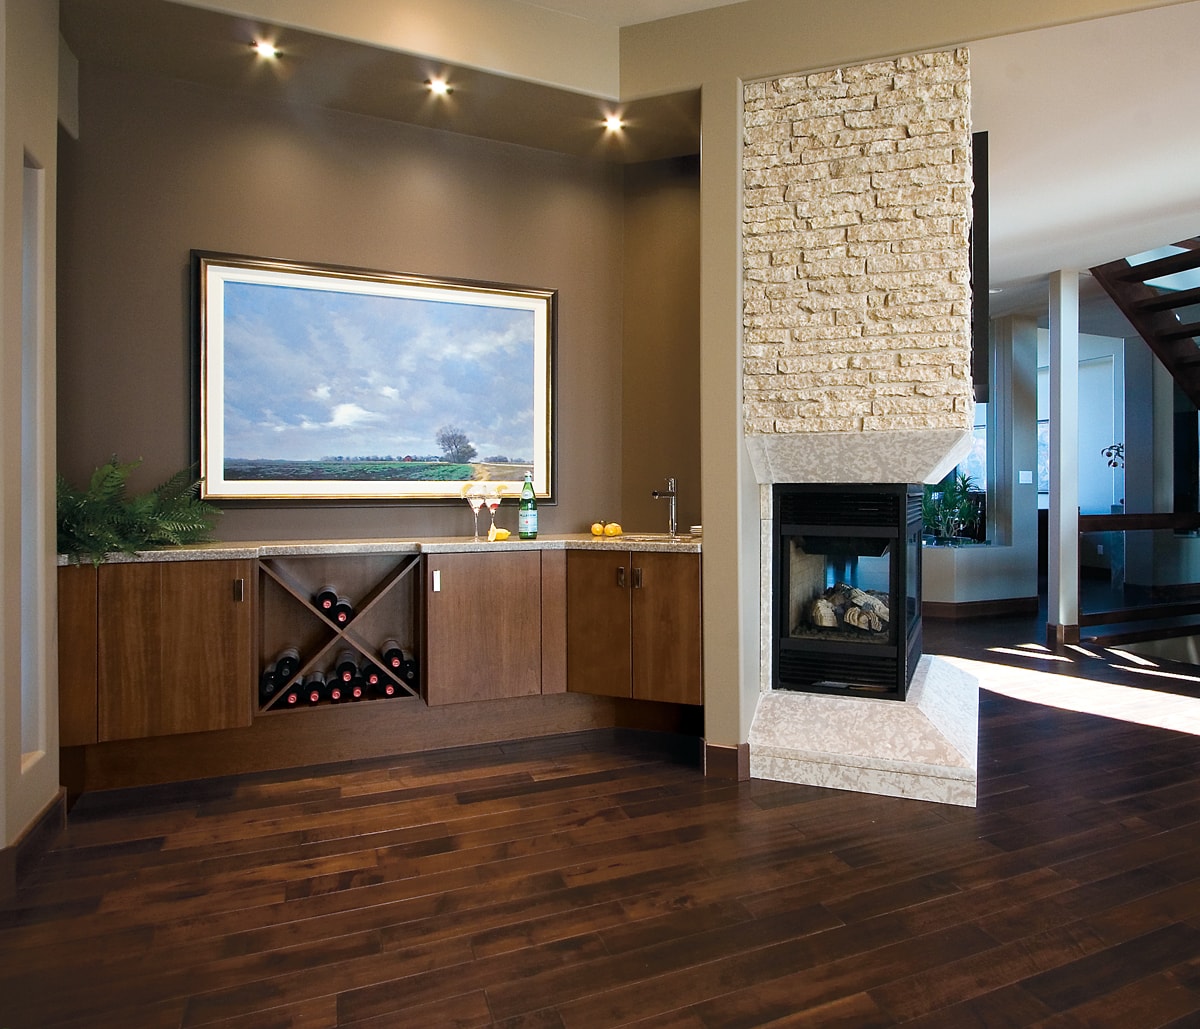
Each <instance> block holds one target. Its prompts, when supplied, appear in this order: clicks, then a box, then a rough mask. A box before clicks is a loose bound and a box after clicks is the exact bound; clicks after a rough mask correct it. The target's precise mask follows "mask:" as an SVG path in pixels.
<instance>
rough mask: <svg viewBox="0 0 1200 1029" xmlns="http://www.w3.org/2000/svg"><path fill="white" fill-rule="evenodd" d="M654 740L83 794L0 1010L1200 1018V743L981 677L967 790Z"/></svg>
mask: <svg viewBox="0 0 1200 1029" xmlns="http://www.w3.org/2000/svg"><path fill="white" fill-rule="evenodd" d="M1022 624H1023V623H1021V622H1020V620H1013V621H1012V623H1011V624H1010V625H1006V624H1004V623H1003V622H1002V621H992V622H991V623H990V628H986V629H985V627H982V626H976V625H966V624H962V623H933V622H931V623H930V624H929V626H928V627H927V647H926V649H927V650H930V651H931V652H948V651H953V650H955V649H958V650H960V651H963V652H965V653H969V654H974V655H978V653H979V652H980V648H981V647H982V646H983V645H984V642H985V637H986V640H987V641H991V640H995V639H996V637H997V634H1001V635H1003V633H1004V632H1012V633H1015V634H1017V635H1020V634H1021V633H1023V632H1024V631H1025V630H1024V628H1023V627H1022ZM1012 642H1013V643H1014V644H1016V643H1017V642H1018V641H1017V640H1016V639H1014V640H1013V641H1012ZM1014 660H1021V659H1020V658H1014ZM1032 660H1037V658H1033V659H1032ZM1046 663H1047V665H1050V664H1051V663H1050V662H1046ZM1093 664H1097V663H1096V662H1093ZM1048 670H1055V671H1059V672H1061V671H1062V670H1061V669H1055V668H1052V667H1051V668H1049V669H1048ZM1100 674H1102V675H1103V676H1105V677H1107V678H1109V679H1114V678H1119V673H1118V672H1116V671H1113V670H1111V669H1110V670H1109V671H1105V672H1102V673H1100ZM1138 685H1140V686H1142V687H1143V688H1145V687H1146V685H1147V684H1146V683H1145V682H1139V683H1138ZM1172 688H1174V689H1176V690H1179V689H1182V688H1185V687H1181V686H1180V685H1179V684H1173V686H1172ZM1192 688H1193V689H1194V686H1193V687H1192ZM1198 692H1200V691H1198ZM660 742H661V741H660V740H658V739H656V738H654V737H649V736H640V737H634V736H628V735H621V734H616V733H596V734H587V735H580V736H570V737H559V738H555V739H549V740H543V741H536V742H520V743H513V744H510V745H504V746H484V747H478V748H471V749H461V750H455V751H443V752H438V753H432V754H425V755H419V756H412V757H398V758H395V759H392V760H387V761H378V760H376V761H368V762H362V763H354V764H346V765H339V766H336V767H324V768H319V769H310V770H305V771H303V772H298V773H291V774H275V775H253V776H245V777H238V778H235V779H222V780H210V781H206V782H200V783H190V784H185V785H175V786H170V787H154V788H146V789H141V790H127V791H115V792H111V793H93V794H89V795H85V796H84V797H83V798H82V799H81V800H80V802H79V803H78V804H77V805H76V807H75V809H74V810H73V812H72V815H71V819H70V827H69V829H68V830H67V832H66V834H65V835H64V836H63V837H62V839H61V840H60V841H59V842H58V844H57V846H56V847H55V848H54V849H53V850H52V851H51V852H50V853H49V854H48V855H47V856H46V858H45V859H44V860H43V861H42V862H41V863H40V865H38V866H37V867H36V868H35V869H34V870H33V871H32V873H31V874H30V875H29V876H28V877H27V879H26V880H25V882H24V883H23V885H22V889H21V891H20V892H19V894H18V897H17V900H16V904H15V906H13V907H11V908H10V909H8V910H6V911H0V958H2V960H0V1027H4V1029H43V1027H51V1026H79V1027H96V1029H99V1027H120V1029H158V1027H168V1026H170V1027H178V1026H186V1027H192V1026H207V1025H221V1026H228V1027H237V1029H267V1027H272V1029H275V1027H280V1029H282V1027H289V1026H290V1027H296V1029H322V1027H329V1026H355V1027H359V1029H367V1027H371V1029H380V1027H390V1026H482V1025H489V1024H494V1025H503V1026H513V1027H517V1026H521V1027H550V1026H570V1027H585V1026H612V1025H630V1024H634V1025H646V1026H671V1027H699V1026H708V1027H722V1029H725V1027H735V1026H760V1025H789V1026H791V1025H796V1026H800V1025H812V1026H846V1027H853V1029H868V1027H875V1026H894V1025H905V1026H909V1027H914V1029H916V1027H919V1029H933V1027H946V1029H962V1027H968V1026H989V1027H997V1026H1044V1027H1047V1029H1050V1027H1054V1029H1068V1027H1070V1029H1079V1027H1098V1026H1114V1027H1122V1029H1129V1027H1134V1029H1150V1027H1155V1026H1173V1027H1182V1026H1193V1027H1194V1026H1198V1025H1200V789H1198V786H1200V738H1197V737H1194V736H1189V735H1185V734H1182V733H1175V732H1171V731H1168V730H1164V729H1151V728H1145V727H1143V726H1140V725H1135V724H1129V723H1125V722H1118V721H1110V720H1107V719H1103V718H1098V717H1095V716H1091V715H1084V714H1076V713H1072V712H1067V711H1060V710H1056V709H1053V708H1049V707H1042V706H1039V705H1035V704H1029V703H1023V702H1019V701H1015V700H1010V699H1007V698H1005V697H1001V696H997V695H993V694H990V693H986V692H985V693H983V694H982V695H981V712H980V752H981V758H980V791H979V805H978V807H977V808H976V809H968V808H958V807H948V806H942V805H936V804H928V803H922V802H918V801H906V800H896V799H891V798H883V797H875V796H869V795H861V794H854V793H844V792H837V791H833V790H825V789H816V788H811V787H803V786H793V785H787V784H782V783H773V782H762V781H751V782H745V783H740V784H738V783H731V782H721V781H714V780H706V779H705V778H704V777H703V776H702V775H701V774H700V772H699V771H698V769H697V768H696V767H694V765H692V764H691V763H690V762H689V761H688V760H685V759H683V758H682V757H680V756H679V755H677V754H673V753H672V752H670V751H669V750H667V749H664V748H663V747H662V746H660V745H659V744H660Z"/></svg>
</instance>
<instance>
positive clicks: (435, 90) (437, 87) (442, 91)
mask: <svg viewBox="0 0 1200 1029" xmlns="http://www.w3.org/2000/svg"><path fill="white" fill-rule="evenodd" d="M425 85H426V87H428V89H429V92H430V93H432V94H433V95H434V96H449V95H450V94H451V93H453V92H454V87H453V86H452V85H450V83H449V82H447V81H446V80H445V79H427V80H426V81H425Z"/></svg>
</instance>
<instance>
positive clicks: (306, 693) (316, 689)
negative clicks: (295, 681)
mask: <svg viewBox="0 0 1200 1029" xmlns="http://www.w3.org/2000/svg"><path fill="white" fill-rule="evenodd" d="M301 694H302V696H303V699H304V700H306V701H308V703H310V704H319V703H321V701H322V700H324V699H325V695H326V686H325V673H324V672H310V673H309V674H308V675H306V676H305V677H304V689H303V690H302V691H301Z"/></svg>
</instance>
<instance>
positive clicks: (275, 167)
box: [58, 66, 698, 540]
mask: <svg viewBox="0 0 1200 1029" xmlns="http://www.w3.org/2000/svg"><path fill="white" fill-rule="evenodd" d="M80 107H81V112H80V122H81V138H80V139H79V140H78V141H76V140H73V139H70V138H68V137H65V136H63V137H62V139H61V148H62V154H61V176H60V182H61V185H60V236H59V263H60V280H59V285H60V299H59V308H60V310H59V344H58V365H59V395H58V425H59V432H58V460H59V468H60V470H61V471H62V473H63V474H64V475H66V476H67V478H68V479H70V480H71V481H79V482H82V481H83V480H85V479H86V477H87V476H88V475H89V474H90V473H91V470H92V469H93V468H94V467H95V466H96V465H97V464H99V463H101V462H102V461H104V460H105V459H106V458H107V457H108V456H109V455H110V454H112V453H114V452H115V453H117V454H118V455H119V456H120V457H121V458H122V459H123V460H131V459H134V458H138V457H141V458H143V459H144V463H143V466H142V468H141V469H139V470H138V473H137V477H136V479H135V480H134V482H133V487H134V488H135V489H143V488H148V487H150V486H152V485H154V484H155V483H157V482H159V481H161V480H162V479H164V478H166V477H167V476H168V475H170V474H171V473H173V472H174V471H175V470H176V469H178V468H180V467H182V466H183V465H185V464H186V463H187V461H188V460H189V455H190V454H191V447H192V442H191V427H190V413H189V412H190V399H189V396H190V394H189V388H190V387H189V377H190V367H191V360H192V359H191V350H190V346H191V345H190V341H189V339H190V336H189V318H188V314H187V311H188V296H189V284H188V260H189V252H190V250H192V249H193V248H194V249H201V250H215V251H228V252H232V253H243V254H251V255H256V256H262V257H276V258H289V259H295V260H302V261H313V262H324V263H331V264H341V265H351V266H359V267H367V268H379V269H386V270H392V271H402V272H416V273H427V274H433V275H446V276H452V277H459V278H474V279H487V280H495V281H501V282H511V283H519V284H522V285H531V286H537V287H551V288H555V289H557V290H558V291H559V341H558V355H557V372H558V388H559V405H558V407H559V413H558V479H557V486H556V491H557V494H558V497H559V503H558V504H557V505H556V506H547V507H545V508H544V509H543V513H542V528H543V531H545V532H550V533H553V532H576V531H580V530H582V529H583V528H584V527H585V526H586V525H587V524H589V523H590V522H591V521H592V520H593V519H594V518H596V517H622V516H621V515H620V514H617V515H608V516H606V515H604V512H605V511H611V510H613V502H612V501H613V498H614V496H615V495H616V494H618V492H619V491H620V488H621V487H620V484H621V475H622V448H621V440H622V422H621V410H622V402H621V390H622V365H621V352H622V331H623V326H622V314H621V303H620V298H621V295H622V264H623V261H625V260H628V258H627V257H626V256H625V255H623V252H622V246H623V225H622V212H623V196H622V180H623V173H622V170H621V169H620V168H619V167H617V166H613V165H604V164H600V163H598V162H590V161H583V160H578V159H575V158H569V157H564V156H561V155H556V154H552V153H549V152H545V151H539V150H532V149H528V148H522V147H516V146H509V145H505V144H499V143H493V142H489V141H484V140H479V139H473V138H468V137H462V136H457V135H454V134H451V133H444V132H436V131H431V130H424V129H418V128H413V127H409V126H404V125H397V124H394V123H390V122H385V121H380V120H375V119H369V118H363V117H358V116H351V115H346V114H340V113H337V112H328V111H318V110H314V109H310V108H303V109H299V108H297V109H293V108H289V107H287V106H285V105H277V104H270V103H265V102H262V101H256V100H250V99H247V98H244V97H238V96H233V95H228V94H224V93H218V92H215V91H210V90H206V89H203V88H200V87H194V86H190V85H186V84H181V83H177V82H171V81H167V80H163V79H157V78H149V77H141V76H135V75H130V74H125V73H118V72H114V71H109V70H106V69H99V68H95V67H86V66H85V67H83V68H81V75H80ZM676 177H677V176H676ZM689 181H690V186H689V187H688V188H689V189H690V190H691V192H692V201H691V208H692V210H691V214H684V215H683V217H684V218H685V219H686V218H691V219H692V220H693V221H694V220H695V219H696V218H697V217H698V214H697V212H696V210H695V208H696V204H695V195H696V194H697V192H698V181H697V180H696V177H695V175H694V172H693V174H692V175H691V178H690V180H689ZM637 192H638V194H639V196H640V195H642V194H644V193H645V190H644V189H640V188H639V190H638V191H637ZM668 195H669V194H668ZM641 202H643V203H644V202H647V201H645V199H644V198H643V200H642V201H641ZM666 205H667V208H668V209H670V208H671V207H673V206H678V205H677V204H676V203H675V201H672V200H669V199H668V200H667V201H666ZM684 208H685V209H686V205H684ZM689 232H691V233H692V235H693V238H694V228H693V229H690V230H688V231H686V232H682V233H669V234H668V235H669V236H670V238H674V239H676V240H677V241H678V240H682V239H688V238H689V236H688V233H689ZM688 245H689V246H690V245H691V244H690V243H689V244H688ZM636 246H637V245H636V244H635V250H636ZM692 256H693V257H694V255H692ZM683 259H688V255H682V254H680V253H679V248H678V246H676V253H675V257H673V258H672V260H674V261H679V260H683ZM695 264H696V266H698V258H696V259H695ZM672 277H675V276H674V273H672ZM691 288H692V291H693V295H694V290H695V279H694V274H693V280H692V287H691ZM692 303H693V305H694V302H692ZM655 334H656V335H658V334H659V333H657V332H656V333H655ZM686 338H687V339H688V340H689V341H690V343H689V345H690V346H691V348H692V354H693V356H692V358H691V364H693V365H694V364H695V357H694V355H695V346H696V344H695V337H694V332H693V330H691V329H690V328H689V329H688V332H687V336H686ZM667 372H668V373H669V374H670V375H671V377H672V380H675V379H677V377H678V376H677V369H676V368H674V367H670V368H668V369H667ZM673 388H675V389H678V387H673ZM686 389H687V392H688V394H689V395H688V396H687V398H686V400H684V401H682V403H683V404H684V409H685V413H684V414H683V415H680V416H673V415H671V414H670V413H669V412H668V413H667V414H666V415H665V420H666V422H667V424H668V425H672V426H673V425H677V424H679V423H681V422H685V421H686V420H687V418H688V417H691V418H692V426H691V427H690V428H689V430H688V431H689V433H694V432H695V431H696V427H697V426H698V408H697V405H696V401H695V392H694V389H695V388H694V386H690V385H689V386H687V387H686ZM672 402H674V401H672ZM687 411H694V412H695V413H694V414H687V413H686V412H687ZM636 435H637V436H638V437H639V438H637V439H636V440H634V439H632V436H633V434H627V438H626V440H625V445H626V447H629V446H631V445H636V446H637V447H638V448H639V449H644V448H645V446H646V441H645V440H644V439H643V438H640V437H641V432H640V431H639V432H638V433H637V434H636ZM693 438H694V437H693ZM696 468H697V470H696V471H692V470H687V471H685V470H682V469H681V470H679V471H677V472H676V471H675V469H674V467H671V468H665V470H663V471H662V472H661V474H663V475H666V474H678V475H680V476H684V475H687V476H689V477H693V478H694V477H696V476H698V464H697V466H696ZM656 474H659V473H656ZM685 481H687V480H685ZM644 485H645V489H646V490H647V491H648V490H649V489H652V488H654V487H655V486H656V485H657V483H654V482H650V481H647V482H646V483H645V484H644ZM688 485H689V487H690V486H691V485H692V483H690V482H689V483H688ZM695 485H696V486H697V487H698V483H696V484H695ZM695 495H696V496H698V489H697V492H696V494H695ZM224 506H225V515H224V517H223V519H222V521H221V523H220V525H219V526H218V536H219V537H220V538H222V539H227V540H239V539H261V538H297V539H304V538H322V537H326V536H331V535H332V536H338V537H376V536H393V535H395V536H406V535H458V534H466V533H469V531H470V513H469V511H468V509H467V506H466V505H465V504H459V503H444V504H441V505H434V504H430V505H421V506H412V505H401V504H392V505H381V504H375V505H369V504H356V505H353V506H352V507H346V508H336V507H330V506H328V505H325V506H317V505H313V504H303V505H291V506H265V505H257V506H254V505H246V504H241V505H238V504H232V503H227V504H225V505H224ZM501 517H502V520H503V518H504V516H503V515H502V516H501ZM688 517H692V516H691V515H690V514H689V516H688ZM510 518H511V520H513V521H514V524H515V517H512V516H510ZM664 518H665V514H664ZM647 527H649V526H647ZM654 527H657V526H654Z"/></svg>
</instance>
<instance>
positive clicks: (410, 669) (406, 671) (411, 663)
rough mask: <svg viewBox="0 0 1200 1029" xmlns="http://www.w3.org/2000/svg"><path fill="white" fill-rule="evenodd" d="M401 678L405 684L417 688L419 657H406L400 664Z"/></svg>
mask: <svg viewBox="0 0 1200 1029" xmlns="http://www.w3.org/2000/svg"><path fill="white" fill-rule="evenodd" d="M400 680H401V682H403V683H404V685H405V686H411V687H413V688H416V685H417V659H416V658H415V657H406V658H405V659H404V661H403V662H401V664H400Z"/></svg>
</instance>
